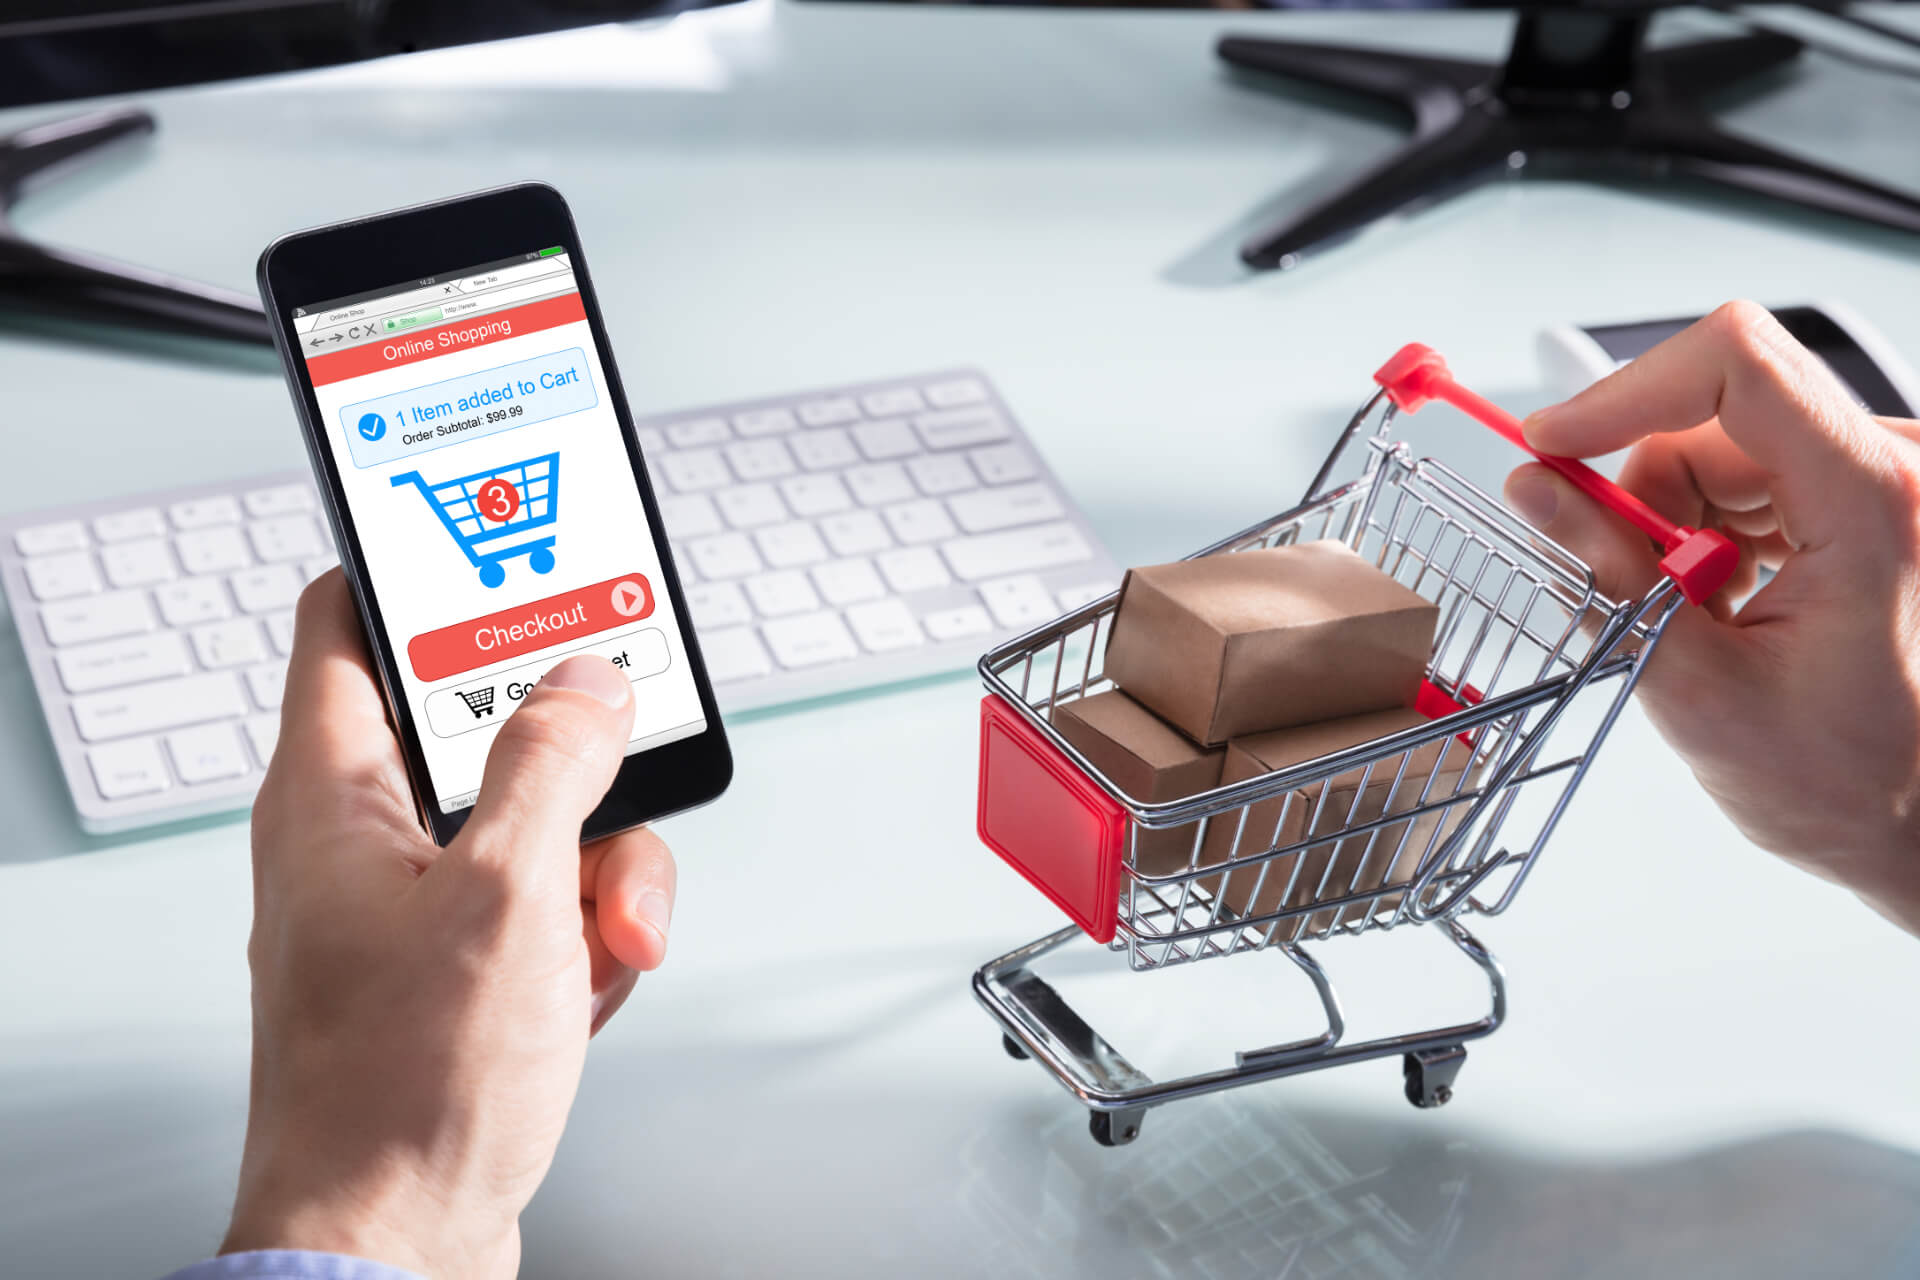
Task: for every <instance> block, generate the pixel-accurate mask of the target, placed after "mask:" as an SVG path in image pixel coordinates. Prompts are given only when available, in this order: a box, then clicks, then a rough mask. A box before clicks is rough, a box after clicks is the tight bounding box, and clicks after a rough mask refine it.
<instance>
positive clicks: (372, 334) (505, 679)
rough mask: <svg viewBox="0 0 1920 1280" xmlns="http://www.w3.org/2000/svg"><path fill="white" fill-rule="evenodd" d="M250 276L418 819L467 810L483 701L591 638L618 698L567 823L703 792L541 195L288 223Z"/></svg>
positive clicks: (722, 765)
mask: <svg viewBox="0 0 1920 1280" xmlns="http://www.w3.org/2000/svg"><path fill="white" fill-rule="evenodd" d="M259 276H260V289H261V294H262V297H263V298H264V300H265V303H266V308H267V313H268V318H269V321H270V323H271V324H272V326H273V329H274V334H275V339H276V342H277V343H278V345H279V348H280V352H281V356H282V359H283V362H284V364H285V366H286V372H287V378H288V382H289V385H290V387H291V389H292V392H293V398H294V404H295V407H296V409H297V410H298V411H299V414H300V418H301V422H302V425H303V427H304V428H305V436H306V441H307V445H308V449H309V452H310V454H311V455H312V459H313V464H314V469H315V472H316V475H317V477H318V479H319V482H320V486H319V487H320V490H321V493H322V494H323V495H324V496H325V498H326V503H327V508H328V514H329V516H330V518H331V520H332V523H333V530H334V536H335V540H336V542H337V543H338V545H339V549H340V559H341V564H342V567H343V568H344V569H345V571H346V574H347V579H348V582H349V584H350V585H351V587H352V589H353V596H354V599H355V601H356V603H357V605H358V608H359V612H360V615H361V619H362V621H363V623H364V624H365V626H366V630H367V636H368V641H369V644H370V646H371V648H372V650H373V655H374V660H375V662H374V669H375V671H376V673H377V674H378V676H379V677H380V680H381V685H382V688H383V690H384V692H385V695H386V699H387V702H388V706H389V708H390V710H391V713H392V717H393V722H394V725H395V728H396V729H397V731H398V733H399V737H400V743H401V748H402V752H403V755H404V757H405V760H406V764H407V773H408V776H409V779H410V780H411V783H412V786H413V789H414V792H415V794H416V797H417V799H418V802H419V805H420V809H421V816H422V821H423V822H424V823H425V824H426V826H427V827H428V829H429V830H430V831H431V832H432V833H433V836H434V838H435V840H436V841H437V842H439V843H441V844H445V843H446V842H447V841H448V840H450V839H451V838H452V837H453V835H454V834H455V833H456V832H457V831H458V830H459V829H460V826H461V824H462V823H464V822H465V821H466V818H467V814H468V812H469V811H470V809H471V806H472V805H473V802H474V799H475V797H476V795H477V794H478V791H479V786H480V778H481V772H482V769H483V767H484V765H485V762H486V759H487V751H488V747H489V745H490V744H491V742H492V740H493V737H494V734H495V733H497V732H498V730H499V726H500V724H501V723H502V722H503V721H504V720H505V719H506V717H507V716H509V715H510V714H512V712H513V709H514V708H515V707H516V706H517V705H519V704H520V703H521V702H522V701H523V700H524V699H525V698H526V697H527V696H528V694H529V693H530V692H531V691H532V690H533V689H534V688H535V687H536V686H537V685H538V683H539V681H540V679H541V677H542V676H543V675H544V674H545V673H546V672H547V671H548V670H550V669H551V668H552V667H553V666H554V665H555V664H556V663H558V662H560V661H561V660H563V659H564V658H566V657H568V656H570V655H573V654H580V653H586V654H595V655H598V656H600V657H603V658H606V659H607V660H608V661H610V662H612V663H613V664H614V665H615V666H616V667H618V668H619V669H620V670H621V671H622V672H624V673H625V674H626V675H627V676H628V677H629V680H630V682H631V684H632V686H633V693H634V699H635V715H634V726H633V735H632V739H631V741H630V742H629V743H628V747H627V753H628V754H627V759H626V762H625V763H624V764H623V765H622V767H621V769H620V771H619V773H618V775H617V776H616V777H615V779H614V782H613V786H612V788H611V789H610V790H609V791H608V793H607V796H606V798H605V800H604V801H603V802H602V803H601V804H600V805H599V806H598V807H597V808H596V809H595V810H594V812H593V813H592V814H591V815H590V816H589V818H588V820H587V823H586V825H585V828H584V831H583V837H584V838H588V839H591V838H593V837H595V836H598V835H604V834H607V833H609V832H612V831H617V830H620V829H622V828H624V827H629V826H633V825H636V824H638V823H642V822H646V821H649V820H651V819H653V818H656V817H659V816H661V815H662V814H665V813H669V812H673V811H676V810H679V809H684V808H688V807H690V806H692V805H695V804H700V803H703V802H705V801H707V800H710V799H712V798H713V797H715V796H717V795H718V794H720V792H721V791H723V790H724V789H725V787H726V785H727V782H728V780H729V779H730V777H731V775H732V759H731V756H730V754H729V752H728V748H727V742H726V736H725V732H724V730H723V729H722V727H721V724H720V718H719V714H718V711H717V710H716V708H715V705H714V700H713V691H712V689H711V687H710V686H709V684H708V682H707V677H706V671H705V667H704V665H703V663H702V661H701V658H700V652H699V646H698V643H697V641H696V639H695V636H694V633H693V628H692V625H691V623H690V621H689V619H688V615H687V610H686V603H685V600H684V598H683V596H682V593H681V589H680V582H679V578H678V575H677V573H676V572H675V569H674V565H673V559H672V555H671V552H670V549H669V547H668V544H667V542H666V538H665V535H664V532H663V531H662V528H661V523H660V515H659V509H658V506H657V504H656V502H655V499H654V495H653V490H652V486H651V484H650V482H649V480H648V476H647V470H646V464H645V461H644V459H643V458H642V456H641V453H640V448H639V445H638V443H637V441H636V438H635V435H634V430H633V423H632V419H631V416H630V414H629V413H628V410H627V405H626V399H625V396H624V394H623V392H622V389H621V385H620V380H619V375H618V374H617V372H616V371H615V368H614V364H613V360H612V357H611V355H610V352H609V346H608V343H607V339H606V333H605V329H604V327H603V325H602V323H601V319H600V310H599V306H598V304H597V301H596V299H595V297H594V293H593V287H592V284H591V282H590V280H589V278H588V275H587V269H586V263H585V260H584V258H583V257H582V254H581V251H580V245H579V239H578V235H577V233H576V231H575V229H574V226H573V221H572V218H571V216H570V215H569V213H568V211H567V208H566V205H565V203H564V202H563V201H562V200H561V199H560V197H559V195H558V194H557V193H555V192H554V191H553V190H551V189H550V188H547V187H544V186H538V185H523V186H515V187H507V188H502V189H499V190H495V191H488V192H481V193H479V194H476V195H471V196H464V197H461V198H458V199H455V200H449V201H445V202H443V203H439V204H432V205H425V206H420V207H417V208H413V209H405V210H401V211H398V212H395V213H389V214H382V215H379V216H377V217H372V218H367V219H363V220H359V221H355V222H347V223H341V224H338V225H335V226H331V227H323V228H320V229H318V230H314V231H305V232H300V233H297V234H295V235H291V236H287V237H284V238H282V239H280V240H278V241H276V242H275V243H274V244H273V245H271V246H270V247H269V248H268V249H267V251H266V252H265V253H264V254H262V255H261V258H260V271H259ZM300 730H301V727H300V726H299V725H297V724H285V725H284V726H283V729H282V732H283V733H299V732H300Z"/></svg>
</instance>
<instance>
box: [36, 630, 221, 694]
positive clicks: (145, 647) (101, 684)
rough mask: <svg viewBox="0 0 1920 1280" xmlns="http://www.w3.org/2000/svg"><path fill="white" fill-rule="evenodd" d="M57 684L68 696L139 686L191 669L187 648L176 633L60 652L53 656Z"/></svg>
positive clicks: (105, 641) (182, 673)
mask: <svg viewBox="0 0 1920 1280" xmlns="http://www.w3.org/2000/svg"><path fill="white" fill-rule="evenodd" d="M53 664H54V666H55V667H56V668H57V669H58V670H59V672H60V685H61V687H62V688H64V689H65V690H66V691H67V692H68V693H92V692H93V691H94V690H96V689H113V688H117V687H119V686H120V685H123V684H141V683H143V682H145V681H148V680H161V679H164V678H166V677H167V676H183V675H186V674H187V673H188V672H190V671H192V670H193V660H192V659H191V658H189V657H188V656H187V646H186V643H185V642H184V641H182V640H181V639H180V634H179V633H178V632H176V631H156V632H152V633H149V634H147V635H138V636H130V637H122V638H121V639H118V640H101V641H97V642H96V643H94V644H86V645H77V646H75V647H73V648H70V649H62V650H61V651H60V652H59V653H56V654H54V655H53Z"/></svg>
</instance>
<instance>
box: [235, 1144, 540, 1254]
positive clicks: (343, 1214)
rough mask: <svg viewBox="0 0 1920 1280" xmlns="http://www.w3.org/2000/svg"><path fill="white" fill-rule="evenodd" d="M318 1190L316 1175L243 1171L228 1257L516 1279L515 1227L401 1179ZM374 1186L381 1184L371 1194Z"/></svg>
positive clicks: (339, 1184) (342, 1181) (363, 1180)
mask: <svg viewBox="0 0 1920 1280" xmlns="http://www.w3.org/2000/svg"><path fill="white" fill-rule="evenodd" d="M353 1181H354V1182H355V1183H357V1184H358V1185H355V1186H349V1185H346V1183H347V1180H346V1179H338V1180H337V1185H334V1186H332V1187H330V1188H328V1189H327V1190H324V1191H322V1190H316V1189H315V1187H314V1185H313V1179H312V1178H311V1177H288V1176H282V1175H280V1174H279V1173H277V1172H275V1171H272V1170H258V1171H247V1170H243V1174H242V1182H241V1188H240V1193H239V1195H238V1196H237V1197H236V1199H235V1204H234V1211H233V1219H232V1221H231V1223H230V1224H229V1226H228V1228H227V1235H226V1238H225V1239H224V1240H223V1241H221V1244H220V1252H221V1253H222V1254H231V1253H247V1252H251V1251H254V1250H260V1249H303V1250H308V1251H311V1252H315V1253H337V1254H343V1255H346V1256H348V1257H352V1258H364V1259H366V1260H367V1261H369V1262H379V1263H384V1264H385V1265H387V1266H390V1267H398V1268H400V1269H401V1270H404V1271H412V1272H416V1273H418V1274H420V1275H423V1276H428V1277H436V1278H437V1277H453V1276H460V1277H465V1276H476V1277H491V1276H512V1275H513V1274H514V1272H515V1270H516V1269H517V1266H518V1262H519V1236H518V1231H517V1224H516V1223H513V1222H509V1223H506V1224H504V1225H501V1226H498V1227H495V1228H492V1229H487V1228H485V1227H484V1226H482V1225H481V1224H475V1223H473V1222H471V1221H469V1220H468V1219H469V1218H470V1216H471V1215H470V1214H462V1213H461V1212H460V1211H459V1209H458V1208H457V1207H455V1206H452V1205H448V1204H445V1203H442V1202H440V1201H439V1200H438V1199H437V1198H436V1197H434V1196H432V1195H431V1193H429V1192H427V1191H425V1190H424V1189H423V1188H420V1187H418V1186H410V1185H409V1184H410V1183H411V1182H412V1180H411V1179H409V1178H407V1177H405V1176H404V1175H401V1174H393V1175H391V1176H388V1177H385V1178H368V1177H365V1176H361V1177H356V1178H355V1179H354V1180H353ZM369 1183H378V1184H380V1185H379V1188H378V1189H377V1190H376V1189H371V1188H370V1187H369V1186H368V1184H369Z"/></svg>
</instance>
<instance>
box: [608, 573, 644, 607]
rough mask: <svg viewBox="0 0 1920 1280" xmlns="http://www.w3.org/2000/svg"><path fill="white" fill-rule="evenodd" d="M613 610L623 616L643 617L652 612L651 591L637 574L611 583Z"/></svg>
mask: <svg viewBox="0 0 1920 1280" xmlns="http://www.w3.org/2000/svg"><path fill="white" fill-rule="evenodd" d="M613 611H614V612H615V613H617V614H619V615H620V616H621V617H623V618H644V617H646V616H647V615H648V614H650V613H652V612H653V592H652V591H651V590H650V589H648V587H647V580H646V579H645V578H643V577H641V576H640V575H639V574H635V575H634V576H633V577H631V578H623V579H622V580H621V581H619V582H616V583H614V585H613Z"/></svg>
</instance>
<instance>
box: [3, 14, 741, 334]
mask: <svg viewBox="0 0 1920 1280" xmlns="http://www.w3.org/2000/svg"><path fill="white" fill-rule="evenodd" d="M724 2H725V0H405V2H404V3H380V2H371V0H4V3H0V106H18V105H21V104H27V103H37V102H50V101H57V100H64V99H70V98H82V97H93V96H97V95H101V94H110V93H129V92H136V91H139V90H145V89H155V88H160V87H163V86H167V85H176V84H194V83H200V82H203V81H209V80H225V79H232V78H234V77H237V76H249V75H261V74H265V73H268V72H275V71H288V70H295V69H301V68H308V67H319V66H326V65H330V64H333V63H340V62H352V61H357V60H360V59H363V58H376V57H384V56H387V55H391V54H397V53H410V52H413V51H415V50H418V49H432V48H441V47H445V46H448V45H456V44H469V43H473V42H476V41H481V40H496V39H501V38H504V37H508V36H520V35H531V34H534V33H537V32H543V31H555V30H560V29H563V28H566V27H575V26H582V25H586V24H588V23H596V22H610V21H615V20H620V19H628V18H640V17H654V16H658V15H660V14H663V13H671V12H675V11H677V10H681V9H692V8H701V7H704V6H706V5H708V4H713V3H724ZM153 128H154V120H153V117H152V116H151V115H149V114H148V113H147V112H145V111H142V110H139V109H137V108H126V107H118V108H111V109H107V110H100V111H93V112H88V113H86V114H83V115H78V116H72V117H68V118H65V119H58V120H52V121H48V122H46V123H42V124H36V125H32V126H29V127H28V128H26V129H22V130H19V131H17V132H15V133H13V134H11V135H8V136H5V137H0V306H11V307H14V308H17V309H24V310H26V311H28V312H31V313H32V314H34V315H47V314H59V315H63V316H67V317H71V318H78V319H82V320H86V321H94V322H101V321H104V322H107V323H110V324H121V325H132V326H137V327H140V328H146V329H158V330H163V331H166V332H171V333H178V334H189V335H193V336H197V337H213V338H223V339H229V340H234V341H239V342H247V343H256V344H261V345H270V343H271V338H270V336H269V334H268V330H267V324H266V318H265V317H264V316H263V315H262V314H261V312H260V304H259V302H258V300H256V299H255V298H254V297H253V296H252V295H251V294H244V293H237V292H234V291H232V290H229V289H221V288H217V287H215V286H213V285H205V284H199V283H197V282H194V281H190V280H182V279H179V278H176V277H172V276H168V275H165V274H163V273H161V272H158V271H151V270H147V269H145V268H142V267H135V266H130V265H128V264H125V263H120V262H114V261H111V260H109V259H105V258H101V257H97V256H94V255H91V254H84V253H80V252H77V251H73V250H65V249H59V248H54V247H51V246H46V245H41V244H36V243H34V242H32V241H30V240H28V239H26V238H25V237H24V236H22V235H20V234H19V233H18V232H16V231H15V230H13V228H12V227H11V226H9V225H8V223H7V220H6V210H8V209H10V208H11V207H12V206H13V204H14V203H15V201H17V200H18V199H19V198H20V196H21V194H22V193H23V192H24V191H25V190H26V189H27V188H28V187H29V186H30V185H32V184H33V183H35V182H36V181H38V180H41V179H43V178H45V177H47V176H48V175H49V174H50V173H52V172H53V171H54V170H56V169H59V168H63V167H65V166H66V165H68V164H70V163H74V162H77V161H80V160H83V159H84V158H86V157H88V156H90V155H92V154H94V153H96V152H97V151H98V150H99V148H101V147H103V146H105V145H106V144H108V143H111V142H114V141H117V140H119V139H123V138H128V137H133V136H136V135H140V134H145V133H151V132H152V131H153Z"/></svg>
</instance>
